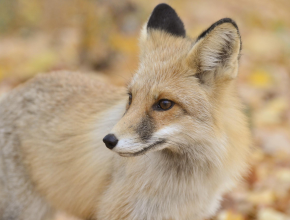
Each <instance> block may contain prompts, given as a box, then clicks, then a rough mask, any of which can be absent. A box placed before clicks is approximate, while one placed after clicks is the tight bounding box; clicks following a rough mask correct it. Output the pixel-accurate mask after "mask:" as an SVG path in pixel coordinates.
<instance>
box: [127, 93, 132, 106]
mask: <svg viewBox="0 0 290 220" xmlns="http://www.w3.org/2000/svg"><path fill="white" fill-rule="evenodd" d="M128 95H129V102H128V104H129V105H131V102H132V94H131V93H129V94H128Z"/></svg>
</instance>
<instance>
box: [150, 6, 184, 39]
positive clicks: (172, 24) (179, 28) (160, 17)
mask: <svg viewBox="0 0 290 220" xmlns="http://www.w3.org/2000/svg"><path fill="white" fill-rule="evenodd" d="M147 29H148V30H149V29H159V30H163V31H165V32H167V33H170V34H172V35H175V36H181V37H185V29H184V25H183V23H182V21H181V20H180V18H179V17H178V15H177V14H176V12H175V10H174V9H173V8H172V7H170V6H169V5H167V4H165V3H161V4H159V5H157V6H156V7H155V8H154V9H153V12H152V14H151V16H150V18H149V21H148V23H147Z"/></svg>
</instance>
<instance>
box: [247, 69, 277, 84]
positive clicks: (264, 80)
mask: <svg viewBox="0 0 290 220" xmlns="http://www.w3.org/2000/svg"><path fill="white" fill-rule="evenodd" d="M249 82H250V84H251V85H252V86H254V87H258V88H267V87H269V86H270V85H272V84H273V79H272V77H271V75H270V74H269V73H268V72H266V71H264V70H257V71H255V72H253V73H252V74H251V75H250V77H249Z"/></svg>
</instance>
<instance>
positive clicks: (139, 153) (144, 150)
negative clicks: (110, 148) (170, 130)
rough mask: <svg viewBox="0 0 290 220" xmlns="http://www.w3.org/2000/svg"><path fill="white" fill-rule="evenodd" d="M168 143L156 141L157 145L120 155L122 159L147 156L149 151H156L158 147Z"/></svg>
mask: <svg viewBox="0 0 290 220" xmlns="http://www.w3.org/2000/svg"><path fill="white" fill-rule="evenodd" d="M164 143H166V141H165V139H162V140H160V141H156V142H155V143H153V144H151V145H149V146H148V147H144V148H143V149H142V150H140V151H138V152H134V153H119V155H120V156H122V157H135V156H140V155H143V154H145V153H146V152H147V151H149V150H152V149H154V148H155V147H156V146H158V145H161V144H164Z"/></svg>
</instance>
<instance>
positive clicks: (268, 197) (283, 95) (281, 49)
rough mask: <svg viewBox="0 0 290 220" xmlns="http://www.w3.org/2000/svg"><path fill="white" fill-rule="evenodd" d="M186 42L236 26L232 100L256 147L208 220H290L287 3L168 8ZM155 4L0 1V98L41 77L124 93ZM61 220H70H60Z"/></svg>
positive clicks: (201, 0)
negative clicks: (87, 76)
mask: <svg viewBox="0 0 290 220" xmlns="http://www.w3.org/2000/svg"><path fill="white" fill-rule="evenodd" d="M163 2H167V3H168V4H170V5H171V6H172V7H173V8H175V9H176V11H177V13H178V14H179V15H180V17H181V19H182V20H183V21H184V24H185V27H186V29H187V34H188V35H189V36H192V37H196V36H197V35H198V34H199V33H201V31H203V30H204V29H206V28H207V27H209V26H210V25H211V24H212V23H213V22H215V21H217V20H219V19H221V18H223V17H231V18H233V19H234V20H235V21H236V22H237V24H238V26H239V28H240V32H241V36H242V40H243V50H242V56H241V60H240V75H239V79H238V91H239V94H240V96H241V98H242V100H243V102H244V103H245V106H246V107H247V108H246V109H247V111H246V112H247V114H248V116H249V118H250V122H251V129H252V132H253V138H254V147H253V153H252V157H253V164H252V166H251V172H250V174H249V175H248V176H246V177H245V181H244V182H243V183H241V184H240V185H239V186H238V187H237V188H236V189H235V190H233V191H232V192H231V193H229V194H228V195H225V197H224V202H223V204H222V208H221V209H220V211H219V212H218V214H217V216H216V217H215V218H214V219H215V220H252V219H258V220H289V219H290V1H289V0H264V1H260V0H239V1H232V0H175V1H174V0H172V1H163ZM158 3H160V1H157V0H122V1H121V0H29V1H28V0H0V96H1V95H3V94H4V93H6V92H9V91H10V90H11V89H13V88H14V87H15V86H17V85H19V84H21V83H23V82H25V81H26V80H28V79H29V78H31V77H33V76H34V75H36V74H37V73H40V72H48V71H53V70H61V69H66V70H73V71H82V72H93V73H95V74H98V75H100V76H101V77H102V78H104V79H105V80H107V81H108V82H110V83H113V84H116V85H120V86H121V85H125V83H126V82H128V81H129V80H130V77H131V76H132V74H133V73H134V71H135V70H136V68H137V66H138V50H139V49H138V36H139V31H140V28H141V26H142V25H143V24H144V23H145V22H146V20H147V19H148V17H149V15H150V13H151V11H152V9H153V8H154V7H155V6H156V4H158ZM57 219H58V220H65V219H71V218H70V217H66V216H65V215H64V214H60V215H59V216H58V217H57Z"/></svg>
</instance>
